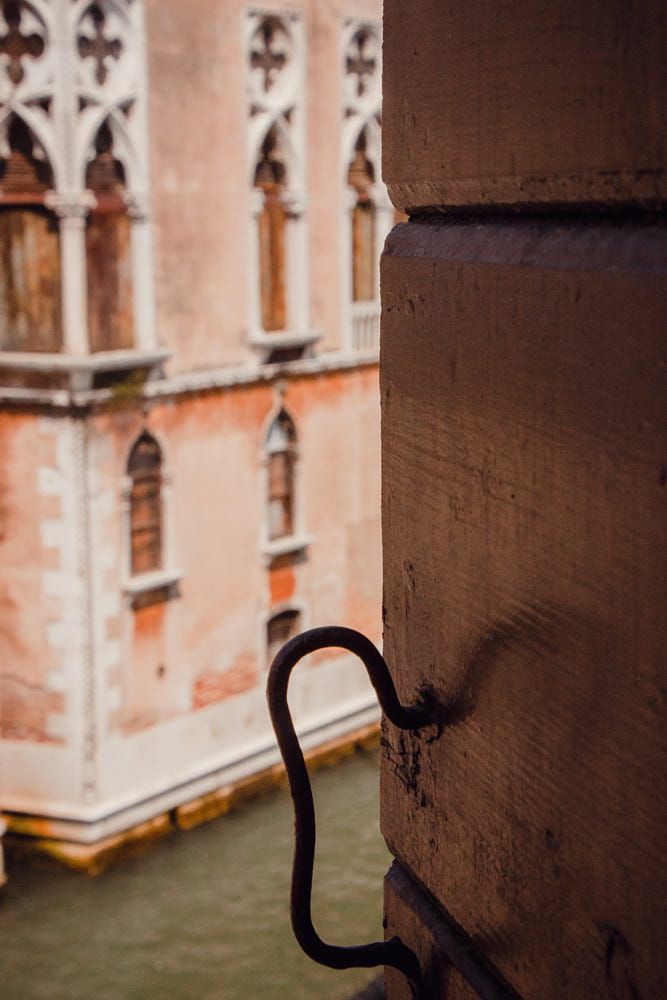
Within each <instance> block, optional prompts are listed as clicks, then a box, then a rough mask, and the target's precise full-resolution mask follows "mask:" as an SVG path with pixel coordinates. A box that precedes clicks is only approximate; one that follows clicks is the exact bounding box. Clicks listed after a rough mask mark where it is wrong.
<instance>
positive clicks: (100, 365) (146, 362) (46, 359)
mask: <svg viewBox="0 0 667 1000" xmlns="http://www.w3.org/2000/svg"><path fill="white" fill-rule="evenodd" d="M170 357H171V351H169V350H167V349H166V348H156V349H155V350H150V351H149V350H134V349H132V350H121V351H98V352H97V353H95V354H42V353H38V352H32V351H0V380H1V379H2V372H3V371H6V372H12V373H15V374H17V373H22V372H25V373H26V374H31V375H44V376H52V375H60V376H64V377H66V378H67V379H68V381H69V385H70V388H71V389H73V390H81V391H85V390H86V389H91V388H92V385H93V379H94V378H95V375H97V374H99V373H101V372H113V371H130V370H135V369H138V368H157V367H158V366H159V365H162V364H164V362H165V361H166V360H167V359H168V358H170ZM7 391H8V389H7V388H4V389H0V392H2V393H5V392H7ZM16 391H19V392H20V391H22V390H21V389H20V388H19V389H17V390H16ZM23 391H25V390H23ZM33 391H40V390H33ZM0 398H1V397H0Z"/></svg>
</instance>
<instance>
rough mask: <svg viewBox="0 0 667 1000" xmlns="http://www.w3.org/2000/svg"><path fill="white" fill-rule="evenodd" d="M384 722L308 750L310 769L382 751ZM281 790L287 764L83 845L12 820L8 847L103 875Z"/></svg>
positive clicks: (25, 820) (34, 822)
mask: <svg viewBox="0 0 667 1000" xmlns="http://www.w3.org/2000/svg"><path fill="white" fill-rule="evenodd" d="M379 738H380V723H379V721H373V722H371V723H368V724H366V725H364V726H362V727H360V728H358V729H356V730H353V731H352V732H349V733H345V734H344V735H341V736H337V737H335V738H334V739H331V740H328V741H327V742H325V743H322V744H320V745H319V746H316V747H312V748H311V749H309V750H306V751H305V753H304V756H305V758H306V761H307V763H308V767H309V770H311V771H312V770H313V769H316V768H320V767H330V766H332V765H333V764H336V763H338V762H339V761H340V760H342V759H343V758H345V757H349V756H351V755H352V754H354V753H356V752H358V751H360V750H363V751H369V750H373V749H376V748H377V747H378V746H379ZM277 786H283V787H286V786H287V777H286V775H285V769H284V767H283V765H282V763H279V764H278V763H277V764H272V765H271V766H269V767H266V768H264V769H263V770H261V771H258V772H257V773H256V774H252V775H249V776H247V777H244V778H241V779H239V780H238V781H234V782H230V783H229V784H227V785H224V786H222V787H220V788H218V789H216V790H215V791H212V792H208V793H207V794H205V795H199V796H197V797H196V798H193V799H191V800H189V801H187V802H184V803H183V804H182V805H178V806H175V807H174V808H172V809H169V810H167V811H165V812H163V813H161V814H160V815H157V816H154V817H152V818H151V819H149V820H146V821H144V822H142V823H137V824H135V825H134V826H131V827H129V828H128V829H127V830H122V831H121V832H119V833H116V834H114V835H112V836H109V837H103V838H101V839H100V840H97V841H95V842H93V843H82V842H75V841H71V840H65V839H61V838H56V837H49V836H43V835H40V834H42V833H43V831H44V829H45V826H46V821H45V820H43V819H40V818H38V817H34V818H33V817H26V816H20V817H19V816H12V814H11V813H10V814H8V815H7V834H6V835H5V838H4V841H3V842H4V844H5V848H6V852H7V855H8V856H9V857H10V858H11V859H12V860H13V861H17V862H26V861H31V860H35V859H46V860H51V861H53V862H55V863H57V864H59V865H62V866H64V867H66V868H69V869H71V870H73V871H78V872H82V873H84V874H86V875H99V874H101V873H102V872H104V871H105V870H106V869H107V868H109V867H111V866H112V865H114V864H115V863H116V862H118V861H121V860H124V859H125V858H128V857H131V856H132V855H134V854H136V853H138V852H139V851H142V850H145V849H146V847H148V846H150V845H151V844H152V843H154V842H155V841H157V840H161V839H163V838H164V837H167V836H169V835H171V834H173V833H174V832H176V831H178V830H191V829H193V828H194V827H196V826H200V825H201V824H202V823H207V822H209V821H210V820H213V819H216V818H217V817H218V816H222V815H224V814H225V813H228V812H231V811H232V810H234V809H237V808H239V807H240V806H241V805H243V804H244V803H246V802H248V801H250V800H251V799H253V798H256V797H257V796H258V795H261V794H262V793H263V792H266V791H269V790H270V789H273V788H275V787H277ZM4 881H5V879H4V876H3V868H2V845H1V843H0V886H1V885H2V884H3V883H4Z"/></svg>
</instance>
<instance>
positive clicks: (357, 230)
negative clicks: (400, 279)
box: [347, 130, 378, 302]
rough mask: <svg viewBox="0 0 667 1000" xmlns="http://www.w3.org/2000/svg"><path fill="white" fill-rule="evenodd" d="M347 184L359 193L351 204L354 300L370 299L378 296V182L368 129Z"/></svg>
mask: <svg viewBox="0 0 667 1000" xmlns="http://www.w3.org/2000/svg"><path fill="white" fill-rule="evenodd" d="M347 183H348V186H349V187H350V188H351V189H352V190H353V191H354V192H355V194H356V204H355V205H354V206H353V208H352V301H353V302H368V301H371V300H374V299H375V298H376V297H377V282H376V273H377V267H378V262H377V257H376V248H375V228H376V219H375V205H374V203H373V197H372V188H373V184H374V183H375V171H374V169H373V164H372V163H371V161H370V160H369V159H368V157H367V156H366V131H365V130H364V131H362V132H361V134H360V135H359V138H358V139H357V143H356V146H355V150H354V157H353V159H352V162H351V163H350V168H349V170H348V174H347Z"/></svg>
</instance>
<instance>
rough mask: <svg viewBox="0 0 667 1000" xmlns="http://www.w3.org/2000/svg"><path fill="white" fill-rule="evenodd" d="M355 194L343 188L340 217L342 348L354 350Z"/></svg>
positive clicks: (352, 189)
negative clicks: (353, 256) (353, 229)
mask: <svg viewBox="0 0 667 1000" xmlns="http://www.w3.org/2000/svg"><path fill="white" fill-rule="evenodd" d="M357 198H358V196H357V192H356V191H355V189H354V188H352V187H345V188H343V195H342V215H341V257H340V261H341V293H342V310H341V318H342V345H341V346H342V348H343V350H346V351H351V350H353V348H354V337H353V332H354V331H353V321H354V320H353V298H352V296H353V293H354V289H353V283H352V268H353V260H352V216H353V214H354V210H355V208H356V205H357Z"/></svg>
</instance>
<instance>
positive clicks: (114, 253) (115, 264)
mask: <svg viewBox="0 0 667 1000" xmlns="http://www.w3.org/2000/svg"><path fill="white" fill-rule="evenodd" d="M86 187H87V188H88V190H90V191H92V192H93V194H94V195H95V199H96V204H95V206H94V208H92V209H91V212H90V215H89V216H88V222H87V225H86V266H87V279H88V337H89V342H90V350H91V351H112V350H118V349H122V348H129V347H132V346H133V343H134V331H133V326H134V323H133V303H132V255H131V238H132V237H131V227H130V219H129V217H128V213H127V205H126V203H125V198H124V192H125V171H124V169H123V166H122V164H121V163H120V161H119V160H117V159H116V158H115V157H114V153H113V135H112V132H111V129H110V127H109V125H108V123H106V122H105V123H104V124H103V125H102V127H101V128H100V130H99V132H98V133H97V138H96V140H95V156H94V158H93V159H92V160H91V162H90V163H89V164H88V169H87V171H86Z"/></svg>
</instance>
